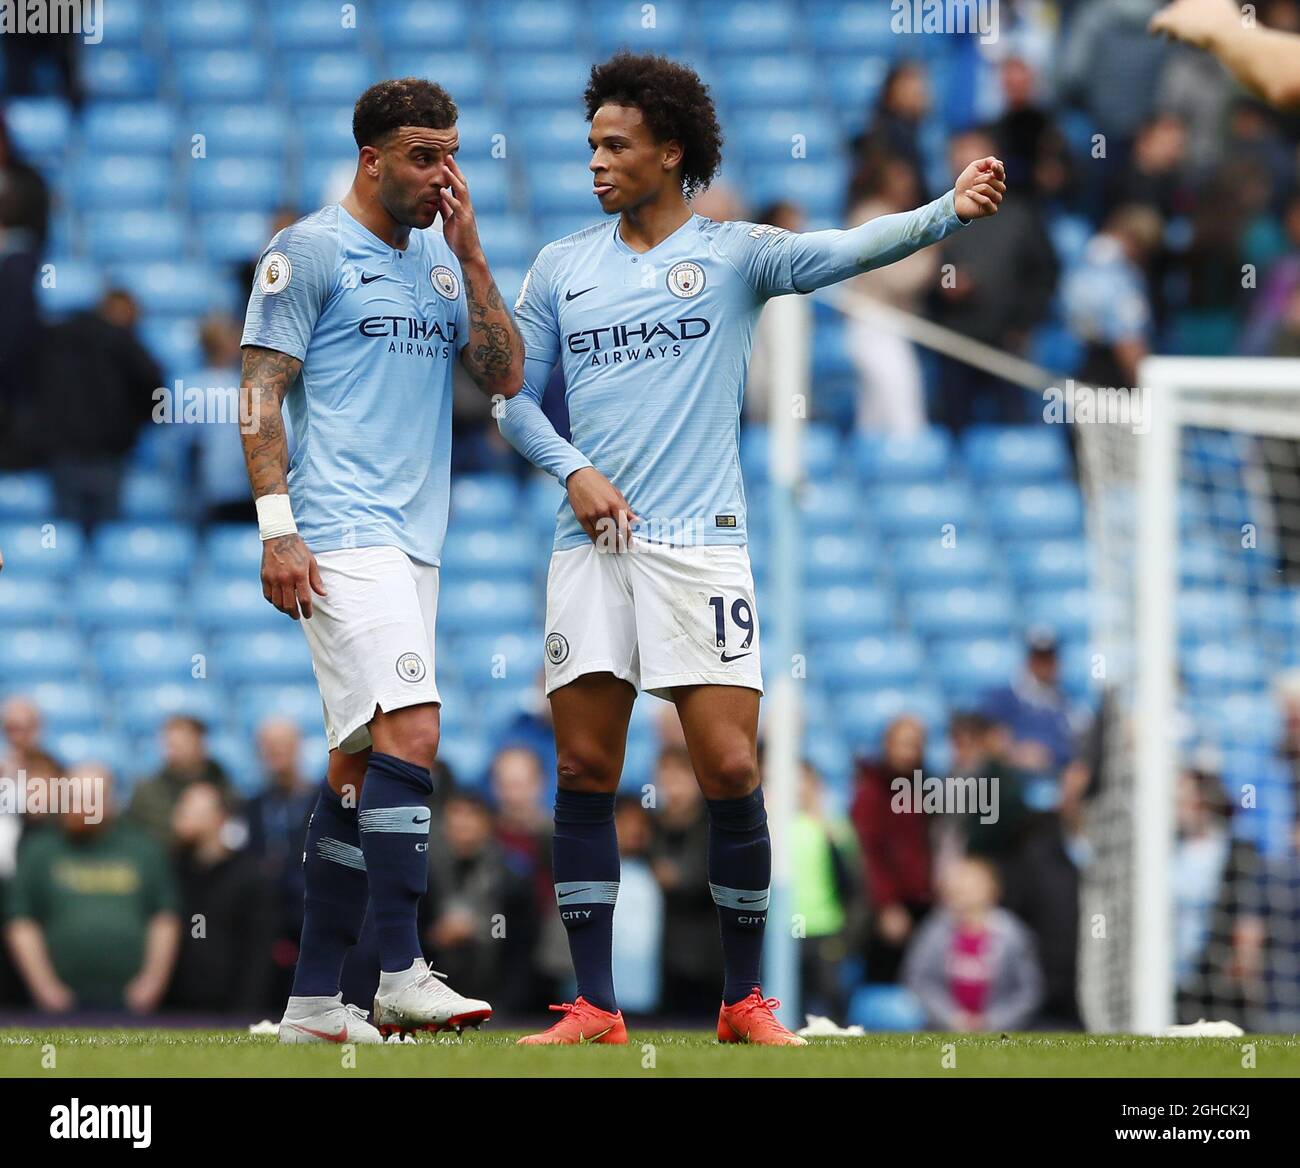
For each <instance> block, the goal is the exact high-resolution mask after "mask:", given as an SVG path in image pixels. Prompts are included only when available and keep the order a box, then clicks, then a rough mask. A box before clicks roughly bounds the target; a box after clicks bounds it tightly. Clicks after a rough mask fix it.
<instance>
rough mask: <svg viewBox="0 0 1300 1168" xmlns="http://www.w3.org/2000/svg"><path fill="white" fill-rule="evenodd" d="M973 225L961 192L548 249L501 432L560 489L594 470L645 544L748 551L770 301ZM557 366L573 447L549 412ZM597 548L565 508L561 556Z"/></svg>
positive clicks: (570, 240) (599, 237) (518, 310)
mask: <svg viewBox="0 0 1300 1168" xmlns="http://www.w3.org/2000/svg"><path fill="white" fill-rule="evenodd" d="M962 225H963V223H962V220H961V219H959V218H958V217H957V215H956V211H955V209H954V207H953V198H952V194H951V192H949V194H948V195H946V196H945V197H943V198H940V199H936V200H935V201H934V203H931V204H928V205H927V206H925V207H920V208H918V209H917V210H916V211H912V212H909V213H907V214H900V215H891V216H885V217H883V218H882V219H879V220H875V221H873V222H871V223H868V224H864V225H863V226H862V227H860V228H855V229H853V230H852V231H819V232H808V233H791V232H787V231H784V230H782V229H780V228H776V227H767V226H763V225H756V224H753V223H745V222H729V223H719V222H715V221H714V220H712V219H706V218H704V217H703V216H701V215H692V216H691V217H690V219H688V220H687V221H686V222H685V223H683V224H682V225H681V227H679V228H678V229H677V230H676V231H674V232H673V233H672V234H671V235H669V236H668V237H667V238H666V239H664V240H663V241H662V242H661V243H659V244H658V246H656V247H654V248H652V249H651V250H650V251H648V252H636V251H634V250H633V249H632V248H630V247H628V246H627V244H626V243H624V242H623V240H622V238H621V237H620V235H619V220H618V219H617V218H614V219H613V220H611V221H609V222H605V223H600V224H597V225H595V226H593V227H589V228H587V229H586V230H584V231H579V232H577V233H576V234H574V235H570V236H567V237H565V238H564V239H560V240H557V241H556V242H554V243H551V244H548V245H547V246H546V247H544V248H543V249H542V251H541V252H540V253H539V254H538V256H537V259H536V261H535V262H534V264H533V266H532V268H531V270H530V271H529V273H528V276H527V277H526V279H525V281H524V286H523V288H522V290H521V291H520V294H519V299H518V301H517V302H516V304H515V317H516V320H517V322H518V325H519V329H520V332H521V333H522V335H523V338H524V347H525V355H526V358H527V363H526V377H525V385H524V389H523V390H522V391H521V393H520V395H519V396H518V397H517V398H514V399H512V400H511V401H509V402H507V403H506V404H505V407H504V410H503V411H502V413H501V429H502V432H503V433H504V434H505V435H506V437H507V438H508V439H509V440H510V441H511V442H512V443H513V444H514V445H515V446H516V447H517V448H518V449H519V450H520V451H521V452H522V453H523V454H524V455H525V457H527V458H528V459H530V460H531V461H532V462H533V463H535V464H536V465H538V466H541V467H543V468H544V469H546V470H548V471H550V472H551V473H552V474H554V475H555V476H556V477H557V478H558V479H559V480H560V482H564V481H565V479H566V478H567V477H568V475H569V474H571V473H572V472H573V471H574V470H576V469H578V468H580V467H583V466H586V465H593V466H595V467H596V469H597V470H599V471H600V472H601V473H602V474H603V475H605V477H606V478H608V479H609V480H610V481H611V482H612V483H613V484H614V485H615V486H616V487H618V489H619V490H620V491H621V492H622V493H623V497H624V498H625V499H627V501H628V504H629V506H630V507H631V508H632V510H633V512H635V513H636V515H637V516H638V518H639V520H640V521H641V522H640V524H639V525H638V526H637V527H636V528H634V533H635V534H636V535H637V536H639V537H641V538H645V539H650V540H653V541H656V542H661V543H682V544H684V543H694V544H744V543H746V542H747V540H748V536H747V532H746V526H745V494H744V487H743V484H742V482H741V473H740V407H741V399H742V395H743V392H744V384H745V376H746V369H747V366H748V364H749V356H750V350H751V348H752V345H753V337H754V327H755V325H756V324H757V321H758V317H759V313H760V311H761V310H762V307H763V304H764V302H765V301H766V300H768V299H769V298H770V297H772V296H779V295H782V294H785V293H789V292H809V291H812V290H813V289H815V288H820V287H823V286H825V285H827V284H831V283H834V282H836V281H838V280H843V279H847V278H848V277H849V276H851V275H854V274H856V273H858V272H861V271H866V270H868V269H869V268H870V267H875V266H880V265H881V264H885V263H890V262H892V261H893V260H895V259H899V258H901V257H902V256H904V255H907V254H910V253H911V252H913V251H915V250H917V249H918V248H919V247H923V246H926V245H927V244H930V243H934V242H937V241H938V240H939V239H942V238H943V237H944V236H945V235H947V234H949V233H950V232H952V231H954V230H956V229H957V228H958V227H960V226H962ZM778 343H779V338H778ZM557 360H558V361H559V362H560V363H561V367H562V370H563V373H564V383H565V395H566V400H567V403H568V409H569V421H570V427H571V430H572V443H571V444H569V443H565V442H564V441H563V440H562V439H560V438H559V436H558V435H557V434H556V433H555V431H554V429H553V428H552V427H551V426H550V424H549V423H548V422H546V420H545V418H544V417H543V416H542V415H541V414H540V411H539V410H538V408H537V403H538V402H539V401H540V397H541V393H542V390H543V389H544V387H545V382H546V375H547V374H548V373H549V371H550V370H551V369H552V368H553V367H554V364H555V362H556V361H557ZM587 540H588V536H587V535H586V533H585V532H584V531H583V530H582V528H581V527H580V526H579V524H578V521H577V519H576V517H575V516H574V514H573V509H572V507H570V506H569V502H568V499H567V498H566V499H564V500H563V502H562V503H561V505H560V509H559V513H558V515H557V518H556V533H555V544H554V546H555V548H556V549H557V550H558V549H564V548H571V547H579V546H581V545H582V544H583V543H585V542H586V541H587Z"/></svg>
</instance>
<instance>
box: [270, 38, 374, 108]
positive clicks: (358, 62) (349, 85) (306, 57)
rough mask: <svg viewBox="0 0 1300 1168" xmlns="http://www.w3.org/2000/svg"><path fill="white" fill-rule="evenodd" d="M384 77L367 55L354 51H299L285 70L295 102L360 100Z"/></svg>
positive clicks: (286, 87) (286, 86)
mask: <svg viewBox="0 0 1300 1168" xmlns="http://www.w3.org/2000/svg"><path fill="white" fill-rule="evenodd" d="M378 80H380V78H379V74H378V72H377V71H376V70H375V68H374V67H373V66H372V65H371V64H370V62H369V61H367V60H366V59H365V58H363V57H358V56H356V55H355V50H353V51H352V52H350V53H317V52H309V53H295V54H293V55H292V56H291V57H290V58H289V61H288V68H287V70H286V71H285V90H286V93H287V94H288V97H289V101H290V102H291V103H292V104H293V105H294V106H299V105H302V104H304V103H307V102H348V101H351V102H354V103H355V102H356V100H357V98H358V97H359V96H360V95H361V93H362V92H363V91H364V90H365V89H366V88H367V87H369V86H371V85H373V84H374V83H375V82H376V81H378Z"/></svg>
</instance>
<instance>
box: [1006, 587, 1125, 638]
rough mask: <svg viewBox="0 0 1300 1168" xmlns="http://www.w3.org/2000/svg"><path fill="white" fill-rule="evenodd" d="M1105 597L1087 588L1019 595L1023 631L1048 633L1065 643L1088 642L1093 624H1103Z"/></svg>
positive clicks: (1099, 625)
mask: <svg viewBox="0 0 1300 1168" xmlns="http://www.w3.org/2000/svg"><path fill="white" fill-rule="evenodd" d="M1104 612H1105V609H1104V597H1101V596H1095V595H1093V593H1091V592H1090V591H1088V589H1086V588H1067V589H1065V590H1062V589H1059V588H1047V589H1044V590H1043V591H1041V592H1023V593H1021V595H1020V622H1019V624H1020V627H1021V628H1022V629H1024V630H1029V629H1045V630H1049V631H1050V632H1052V633H1054V634H1055V635H1056V636H1057V637H1059V638H1060V639H1062V640H1069V641H1074V640H1077V641H1086V640H1087V639H1088V637H1089V635H1090V633H1091V631H1092V626H1093V624H1094V622H1096V623H1097V627H1098V628H1101V627H1104V626H1103V624H1102V621H1103V616H1104Z"/></svg>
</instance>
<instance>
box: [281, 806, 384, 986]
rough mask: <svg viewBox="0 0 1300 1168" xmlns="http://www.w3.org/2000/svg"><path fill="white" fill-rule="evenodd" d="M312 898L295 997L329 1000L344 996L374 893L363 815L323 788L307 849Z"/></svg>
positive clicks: (305, 877) (305, 918) (305, 870)
mask: <svg viewBox="0 0 1300 1168" xmlns="http://www.w3.org/2000/svg"><path fill="white" fill-rule="evenodd" d="M302 867H303V880H304V882H305V884H306V888H307V895H306V898H305V901H304V907H303V915H302V943H301V945H300V946H299V949H298V967H297V968H296V969H295V970H294V973H293V991H292V992H293V995H294V997H303V998H315V997H321V998H329V997H333V996H334V995H335V994H337V993H338V992H339V977H340V975H341V974H342V972H343V959H344V958H345V957H346V956H347V955H348V950H349V949H351V948H352V946H353V945H355V944H356V943H357V938H358V937H359V936H360V935H361V923H362V921H364V920H365V916H366V899H367V896H368V888H367V882H366V861H365V858H364V857H363V856H362V854H361V836H360V833H359V832H358V831H357V810H356V808H355V807H345V806H344V805H343V801H342V800H341V799H340V798H339V797H338V796H337V795H336V794H335V793H334V792H333V791H332V790H331V789H330V785H329V783H328V782H322V783H321V789H320V797H319V798H318V799H317V800H316V810H315V811H313V812H312V815H311V822H310V823H308V825H307V843H306V845H305V847H304V848H303V858H302Z"/></svg>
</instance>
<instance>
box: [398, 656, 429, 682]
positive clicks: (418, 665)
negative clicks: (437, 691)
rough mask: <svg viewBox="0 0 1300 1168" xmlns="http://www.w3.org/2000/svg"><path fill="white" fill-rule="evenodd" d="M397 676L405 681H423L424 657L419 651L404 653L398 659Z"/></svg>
mask: <svg viewBox="0 0 1300 1168" xmlns="http://www.w3.org/2000/svg"><path fill="white" fill-rule="evenodd" d="M397 676H398V677H400V678H401V679H402V680H403V681H423V680H424V658H423V657H421V656H420V655H419V653H403V654H402V655H401V656H400V657H399V658H398V659H397Z"/></svg>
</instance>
